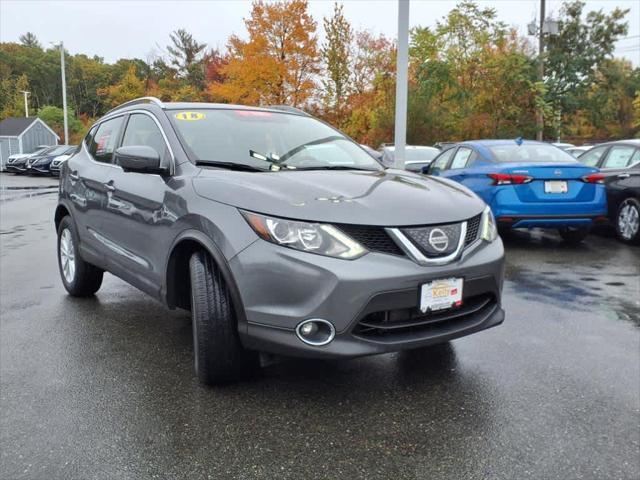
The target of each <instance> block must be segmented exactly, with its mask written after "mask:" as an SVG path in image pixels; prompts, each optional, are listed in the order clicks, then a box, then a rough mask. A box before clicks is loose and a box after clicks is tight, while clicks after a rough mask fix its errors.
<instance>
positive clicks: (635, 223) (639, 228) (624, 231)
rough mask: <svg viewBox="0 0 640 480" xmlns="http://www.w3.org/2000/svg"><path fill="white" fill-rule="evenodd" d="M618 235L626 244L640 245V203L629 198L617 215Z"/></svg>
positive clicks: (621, 205)
mask: <svg viewBox="0 0 640 480" xmlns="http://www.w3.org/2000/svg"><path fill="white" fill-rule="evenodd" d="M616 233H617V234H618V238H619V239H620V240H622V241H623V242H626V243H636V244H637V243H640V202H639V201H638V200H636V199H635V198H627V199H626V200H625V201H624V202H622V203H621V204H620V207H619V208H618V214H617V215H616Z"/></svg>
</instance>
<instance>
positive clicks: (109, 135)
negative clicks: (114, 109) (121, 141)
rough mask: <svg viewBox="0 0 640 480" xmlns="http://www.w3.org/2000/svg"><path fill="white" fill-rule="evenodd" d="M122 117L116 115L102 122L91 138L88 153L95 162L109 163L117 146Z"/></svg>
mask: <svg viewBox="0 0 640 480" xmlns="http://www.w3.org/2000/svg"><path fill="white" fill-rule="evenodd" d="M123 119H124V117H116V118H112V119H111V120H107V121H105V122H102V123H101V124H100V125H99V126H98V130H97V131H96V134H95V136H94V137H93V138H92V140H91V146H90V147H89V153H90V154H91V156H92V157H93V159H94V160H95V161H96V162H101V163H111V159H112V157H113V152H114V151H115V149H116V148H117V147H118V138H119V135H120V128H121V127H122V121H123Z"/></svg>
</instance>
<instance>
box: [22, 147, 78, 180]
mask: <svg viewBox="0 0 640 480" xmlns="http://www.w3.org/2000/svg"><path fill="white" fill-rule="evenodd" d="M77 148H78V146H77V145H58V146H56V147H53V148H50V149H47V150H45V151H44V152H42V153H40V154H38V155H33V156H31V157H29V158H27V160H26V162H25V166H24V168H25V172H26V173H29V174H31V175H49V174H50V173H51V172H50V168H51V163H52V162H53V161H54V159H56V158H58V157H60V156H62V155H71V154H72V153H73V152H75V151H76V149H77Z"/></svg>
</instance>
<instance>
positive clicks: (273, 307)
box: [230, 239, 504, 358]
mask: <svg viewBox="0 0 640 480" xmlns="http://www.w3.org/2000/svg"><path fill="white" fill-rule="evenodd" d="M230 268H231V270H232V273H233V276H234V278H235V280H236V283H237V286H238V289H239V291H240V296H241V298H242V302H243V306H244V311H245V314H246V318H247V323H246V324H244V325H240V326H239V333H240V338H241V340H242V342H243V344H244V345H245V347H247V348H250V349H254V350H259V351H265V352H270V353H276V354H283V355H292V356H303V357H313V358H335V357H355V356H361V355H370V354H376V353H383V352H391V351H399V350H406V349H410V348H417V347H422V346H425V345H430V344H434V343H441V342H446V341H448V340H451V339H453V338H458V337H462V336H465V335H469V334H471V333H474V332H477V331H480V330H484V329H486V328H489V327H492V326H495V325H498V324H500V323H502V321H503V319H504V312H503V310H502V308H501V303H500V302H501V290H502V282H503V271H504V250H503V247H502V242H501V241H500V239H497V240H496V241H495V242H493V243H491V244H487V243H484V242H479V243H478V244H477V245H476V246H475V248H470V249H468V250H467V251H465V252H464V253H463V255H462V256H461V258H460V259H459V260H457V261H455V262H453V263H451V264H448V265H442V266H420V265H418V264H416V263H415V262H413V261H412V260H410V259H409V258H407V257H401V256H396V255H386V254H380V253H369V254H367V255H365V256H364V257H362V258H359V259H357V260H353V261H346V260H340V259H334V258H329V257H323V256H319V255H313V254H309V253H304V252H299V251H296V250H291V249H287V248H283V247H280V246H276V245H272V244H270V243H268V242H264V241H262V240H260V241H257V242H255V243H253V244H252V245H251V246H249V247H248V248H246V249H245V250H243V251H242V252H240V253H239V254H238V255H236V256H235V257H234V258H233V259H232V260H231V261H230ZM449 277H462V278H464V287H463V307H464V305H466V304H469V305H471V304H472V303H473V302H475V301H476V300H477V299H479V298H484V299H486V302H485V303H484V305H483V307H482V308H480V309H476V310H474V311H469V312H467V313H468V314H464V315H462V314H460V315H458V316H455V315H454V317H455V318H451V319H445V320H442V321H437V322H435V321H434V322H433V323H428V324H425V322H424V320H425V319H424V318H423V319H421V320H420V322H421V323H423V324H422V325H419V326H416V327H415V328H413V327H410V328H405V329H399V330H398V331H397V332H396V331H393V332H391V333H388V332H381V333H380V334H378V333H373V334H371V333H370V332H369V333H362V328H361V325H362V324H361V322H364V321H366V320H367V319H368V318H371V316H372V315H386V314H387V312H388V315H389V318H390V317H391V316H394V315H397V314H398V313H401V312H404V313H406V312H408V311H411V312H414V313H415V312H416V311H417V309H418V305H419V289H420V286H421V285H422V284H424V283H426V282H429V281H431V280H434V279H439V278H449ZM483 301H484V300H483ZM312 318H320V319H325V320H328V321H330V322H331V323H332V324H333V325H334V327H335V329H336V336H335V338H334V340H333V341H332V342H331V343H329V344H327V345H324V346H310V345H307V344H305V343H304V342H302V341H301V340H300V339H299V338H298V337H297V336H296V334H295V327H296V326H297V325H298V324H299V323H300V322H301V321H303V320H307V319H312ZM426 320H429V319H426Z"/></svg>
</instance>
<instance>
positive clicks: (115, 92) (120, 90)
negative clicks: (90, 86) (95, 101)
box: [98, 65, 145, 107]
mask: <svg viewBox="0 0 640 480" xmlns="http://www.w3.org/2000/svg"><path fill="white" fill-rule="evenodd" d="M144 94H145V85H144V81H143V80H141V79H139V78H138V77H137V75H136V67H135V66H134V65H131V66H130V67H129V69H128V70H127V73H126V74H125V75H124V77H123V78H122V80H121V81H120V82H119V83H116V84H115V85H111V86H108V87H105V88H101V89H98V95H100V96H102V97H103V98H104V100H105V103H106V104H107V105H108V106H110V107H117V106H118V105H120V104H121V103H124V102H127V101H129V100H133V99H135V98H139V97H143V96H144Z"/></svg>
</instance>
